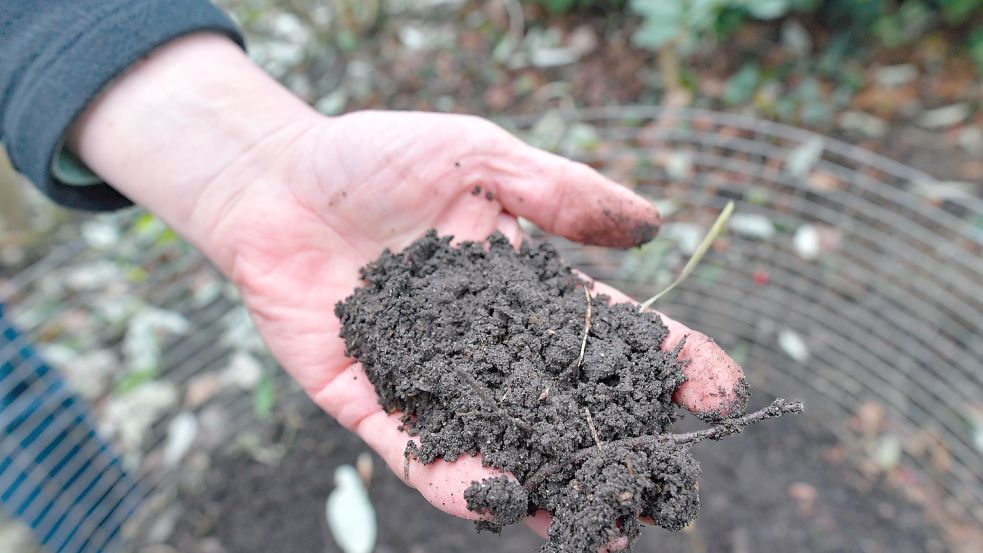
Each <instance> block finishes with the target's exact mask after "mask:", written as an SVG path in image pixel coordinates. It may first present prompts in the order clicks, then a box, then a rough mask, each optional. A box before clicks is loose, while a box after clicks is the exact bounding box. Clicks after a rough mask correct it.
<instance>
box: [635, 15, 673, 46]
mask: <svg viewBox="0 0 983 553" xmlns="http://www.w3.org/2000/svg"><path fill="white" fill-rule="evenodd" d="M680 32H681V30H680V28H679V27H678V26H677V22H676V21H672V20H669V19H658V18H654V19H648V20H646V21H645V23H642V26H641V27H639V28H638V30H637V31H635V35H634V36H632V42H633V43H634V44H635V46H638V47H639V48H648V49H651V50H657V49H659V48H662V47H663V46H665V45H666V44H668V43H670V42H672V40H673V39H674V38H676V37H677V36H678V35H679V34H680Z"/></svg>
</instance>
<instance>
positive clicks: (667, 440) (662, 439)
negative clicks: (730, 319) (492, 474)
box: [523, 398, 804, 492]
mask: <svg viewBox="0 0 983 553" xmlns="http://www.w3.org/2000/svg"><path fill="white" fill-rule="evenodd" d="M803 409H804V406H803V405H802V402H801V401H795V402H791V403H790V402H789V401H788V400H785V399H780V398H779V399H776V400H775V401H773V402H772V403H771V405H769V406H768V407H765V408H764V409H761V410H758V411H755V412H754V413H750V414H747V415H744V416H743V417H737V418H732V419H726V420H724V421H721V422H720V423H719V424H717V425H714V426H712V427H710V428H704V429H703V430H697V431H696V432H687V433H685V434H652V435H647V436H636V437H634V438H623V439H621V440H615V441H613V442H608V445H609V446H611V447H628V448H637V447H640V446H644V445H665V444H675V445H686V444H689V445H692V444H695V443H698V442H702V441H703V440H719V439H721V438H723V437H725V436H729V435H731V434H734V433H737V432H740V431H741V430H742V429H743V428H744V427H745V426H748V425H751V424H754V423H756V422H761V421H763V420H766V419H770V418H773V417H780V416H782V415H787V414H789V413H801V412H802V410H803ZM594 454H595V453H594V448H592V447H585V448H584V449H581V450H579V451H577V452H575V453H573V454H572V455H570V456H569V457H567V458H566V459H564V460H562V461H559V462H556V463H551V464H548V465H543V466H542V467H540V468H539V470H537V471H536V472H534V473H532V475H531V476H529V478H527V479H526V483H525V484H523V486H524V487H525V488H526V490H527V491H529V492H533V491H535V490H536V488H538V487H539V485H540V484H542V483H543V481H545V480H546V479H547V478H548V477H549V476H550V475H552V474H555V473H557V472H559V471H561V470H563V469H565V468H566V467H568V466H570V465H572V464H574V463H578V462H581V461H584V460H586V459H588V458H589V457H590V456H591V455H594Z"/></svg>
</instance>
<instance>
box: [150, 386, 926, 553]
mask: <svg viewBox="0 0 983 553" xmlns="http://www.w3.org/2000/svg"><path fill="white" fill-rule="evenodd" d="M301 402H303V405H304V416H303V417H302V419H301V420H302V421H303V426H302V427H301V428H300V429H299V430H298V431H297V432H296V433H294V432H292V431H288V432H282V431H273V432H270V434H273V435H274V437H273V438H272V439H274V440H275V441H276V442H277V443H278V444H279V445H281V446H283V447H286V448H287V453H286V455H285V456H284V457H283V459H282V460H280V461H279V462H278V463H272V464H271V463H269V462H260V461H257V460H255V459H254V458H253V457H251V456H250V455H249V454H248V453H247V452H245V451H244V450H241V449H233V448H229V449H227V450H225V451H223V452H220V453H216V454H215V455H214V456H213V457H212V460H211V465H210V468H209V469H208V471H207V472H206V473H205V476H204V478H203V479H202V480H201V481H200V482H196V483H194V484H193V485H185V486H183V487H182V489H181V491H180V495H179V497H178V503H179V504H180V505H182V506H183V507H182V509H183V510H182V514H181V517H180V519H179V521H178V524H177V526H176V528H175V531H174V534H173V535H172V536H171V538H170V539H169V544H170V545H171V546H172V547H173V548H174V549H176V550H177V551H181V552H183V553H232V552H236V553H268V552H270V551H285V552H294V551H296V552H301V551H303V552H307V551H319V552H324V553H343V552H342V550H341V549H339V548H338V546H337V545H336V544H335V543H334V541H333V540H332V539H331V538H330V537H329V536H328V534H327V533H326V524H325V521H324V501H325V499H326V498H327V496H328V494H329V493H330V492H331V490H332V488H333V475H334V470H335V468H337V467H338V466H339V465H342V464H351V463H354V461H355V458H356V457H357V456H358V454H359V453H360V452H362V451H365V450H366V446H365V444H363V443H362V442H361V440H359V439H358V438H357V437H356V436H355V435H353V434H351V433H350V432H348V431H347V430H345V429H343V428H342V427H340V426H339V425H338V424H337V423H336V422H335V421H334V420H333V419H331V418H330V417H328V416H327V415H325V414H324V413H321V412H319V411H316V407H314V406H313V405H310V404H309V403H307V400H306V398H299V401H298V403H301ZM806 416H807V415H806ZM294 418H295V419H296V417H294ZM684 422H686V421H684ZM271 426H280V425H279V424H274V425H271ZM289 436H293V437H292V438H291V437H289ZM835 447H836V440H835V438H834V437H833V436H832V435H831V434H830V433H828V431H825V430H822V429H820V427H819V426H818V425H817V424H815V423H814V421H811V420H810V419H807V418H802V417H792V418H788V419H786V420H783V421H782V424H762V425H756V426H754V427H751V428H748V429H747V431H746V432H745V433H744V434H743V435H742V437H741V439H737V440H725V441H722V442H715V443H704V444H698V445H696V446H694V454H695V455H696V456H698V457H700V459H701V465H702V468H703V473H702V475H701V478H700V480H701V484H700V487H701V494H702V496H703V505H702V508H701V514H700V518H699V519H698V520H697V521H696V523H695V524H694V525H693V526H692V528H691V530H688V531H686V532H669V531H666V530H661V529H657V528H649V529H646V530H645V531H644V532H642V535H641V537H640V538H639V541H638V543H637V544H636V547H635V549H636V550H638V551H647V552H652V553H706V552H726V553H753V552H755V551H795V552H810V553H827V552H842V551H863V552H864V553H925V552H934V553H940V552H943V551H945V549H944V547H943V546H942V545H941V543H942V542H941V541H940V539H939V535H938V532H937V531H936V530H935V529H934V528H933V527H931V526H930V525H929V524H928V523H927V522H926V521H925V518H924V515H923V514H922V512H921V509H920V508H918V507H916V506H914V505H912V504H911V503H908V502H906V501H905V500H904V498H903V497H900V496H899V495H898V494H897V493H895V492H894V491H893V489H892V488H891V487H890V486H889V485H887V484H879V483H875V484H874V485H873V487H872V488H870V489H864V490H863V491H860V490H858V489H857V488H855V487H853V486H852V485H851V484H849V483H848V482H850V481H853V480H855V478H851V476H853V477H855V476H856V475H855V473H853V471H852V470H851V469H850V468H849V467H848V466H846V465H841V464H838V463H836V462H835V461H829V460H827V459H828V455H827V454H828V452H829V451H830V450H831V449H833V448H835ZM375 467H376V470H375V474H374V475H373V477H372V480H371V482H370V484H369V485H368V490H369V495H370V497H371V500H372V503H373V505H374V506H375V509H376V516H377V521H378V524H379V537H378V542H377V545H376V549H375V552H376V553H430V552H436V551H439V552H447V553H458V552H465V551H466V552H468V553H503V552H509V553H513V552H514V553H525V552H532V551H535V550H537V549H538V548H539V547H540V545H541V544H542V539H540V538H539V536H536V535H534V534H533V533H532V532H531V531H529V530H528V529H526V528H524V527H523V526H521V525H518V526H512V527H509V528H506V529H505V530H504V531H503V532H502V533H501V534H499V535H495V534H490V533H488V532H482V533H475V531H474V528H473V526H472V524H471V523H470V522H469V521H466V520H461V519H457V518H453V517H449V516H447V515H446V514H444V513H443V512H441V511H438V510H437V509H435V508H433V507H431V506H430V505H429V504H428V503H427V502H426V500H424V499H423V497H422V496H420V495H419V494H418V493H417V492H416V491H415V490H413V489H411V488H409V487H408V486H406V485H405V484H403V483H402V482H401V481H400V479H399V477H397V476H396V475H395V474H393V473H391V472H390V471H389V470H388V469H386V468H385V463H383V462H382V460H380V459H378V458H375ZM803 490H804V491H805V493H804V494H803ZM803 495H805V497H803Z"/></svg>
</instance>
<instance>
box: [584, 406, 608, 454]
mask: <svg viewBox="0 0 983 553" xmlns="http://www.w3.org/2000/svg"><path fill="white" fill-rule="evenodd" d="M584 412H585V413H587V426H588V427H589V428H590V435H591V437H593V438H594V443H595V444H597V449H598V450H600V451H604V448H603V447H601V437H600V436H598V435H597V429H596V428H594V419H592V418H591V416H590V408H588V407H584Z"/></svg>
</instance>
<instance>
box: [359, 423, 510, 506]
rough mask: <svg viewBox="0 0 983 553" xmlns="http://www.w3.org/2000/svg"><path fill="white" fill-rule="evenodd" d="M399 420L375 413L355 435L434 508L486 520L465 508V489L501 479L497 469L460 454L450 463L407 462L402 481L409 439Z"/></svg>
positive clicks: (500, 473) (361, 424) (361, 425)
mask: <svg viewBox="0 0 983 553" xmlns="http://www.w3.org/2000/svg"><path fill="white" fill-rule="evenodd" d="M399 426H400V421H399V419H398V418H397V417H395V416H393V415H387V414H386V413H384V412H383V411H378V412H377V413H374V414H372V415H369V416H368V417H366V418H365V419H364V420H363V421H362V422H361V423H360V424H359V425H358V427H357V428H356V432H357V433H358V435H359V436H360V437H361V438H362V439H363V440H365V442H366V443H367V444H368V445H369V447H371V448H372V449H374V450H375V451H376V453H378V454H379V456H380V457H382V459H383V460H384V461H385V462H386V464H387V465H389V468H390V469H392V471H393V472H394V473H396V475H397V476H399V478H400V480H403V481H404V482H405V483H407V484H409V485H410V486H412V487H413V488H416V490H417V491H418V492H420V494H421V495H422V496H423V497H424V498H425V499H426V500H427V501H429V502H430V503H431V504H433V506H434V507H437V508H438V509H440V510H442V511H444V512H446V513H449V514H451V515H454V516H457V517H461V518H466V519H470V520H476V519H482V518H487V516H486V515H482V514H480V513H476V512H474V511H471V510H469V509H468V505H467V501H465V499H464V490H466V489H467V488H468V486H470V485H471V483H472V482H474V481H479V482H480V481H482V480H484V479H485V478H491V477H494V476H500V475H502V474H503V472H502V471H500V470H495V469H491V468H488V467H484V466H482V465H481V458H480V457H477V456H474V457H472V456H468V455H462V456H460V457H458V458H457V460H456V461H454V462H453V463H448V462H446V461H443V460H437V461H434V462H433V463H430V464H429V465H424V464H423V463H420V462H419V461H416V460H413V459H410V461H409V467H408V468H409V479H408V480H407V479H406V478H405V472H404V469H405V468H406V466H407V465H406V457H405V455H404V452H405V451H406V443H407V442H408V441H409V440H410V439H411V438H410V436H409V435H408V434H407V433H406V432H403V431H401V430H399Z"/></svg>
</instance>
